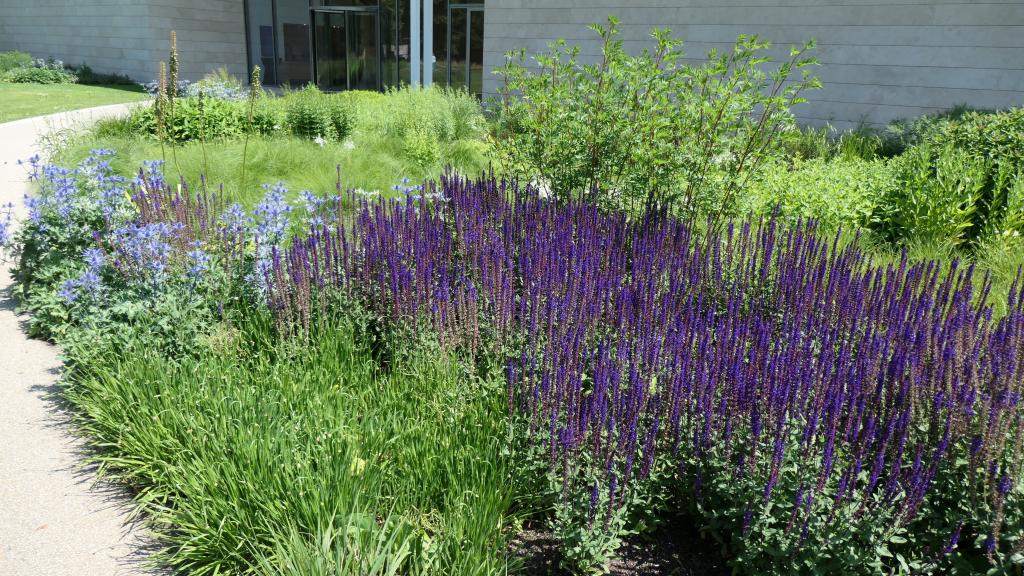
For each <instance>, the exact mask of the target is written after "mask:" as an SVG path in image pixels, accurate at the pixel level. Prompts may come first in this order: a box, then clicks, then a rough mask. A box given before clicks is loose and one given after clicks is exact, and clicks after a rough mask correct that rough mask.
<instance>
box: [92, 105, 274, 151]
mask: <svg viewBox="0 0 1024 576" xmlns="http://www.w3.org/2000/svg"><path fill="white" fill-rule="evenodd" d="M165 122H166V128H165V129H166V134H167V138H168V140H170V141H172V142H179V143H181V142H190V141H193V140H200V139H203V138H205V139H207V140H211V139H218V138H233V137H236V136H240V135H242V134H244V133H245V132H246V131H247V130H248V126H249V122H248V104H247V103H246V102H243V101H231V100H220V99H216V98H203V99H202V104H200V99H199V98H194V97H190V98H177V99H175V101H174V112H173V113H168V114H167V116H166V120H165ZM131 125H132V126H133V127H134V130H135V131H136V132H137V133H141V134H150V135H156V133H157V116H156V110H155V108H154V107H146V108H140V109H139V110H137V111H136V112H135V113H134V114H133V116H132V120H131ZM279 125H280V117H279V114H278V112H277V108H276V107H275V106H274V105H273V104H270V103H264V102H260V103H259V104H258V105H257V106H256V108H255V109H254V112H253V122H252V127H253V132H255V133H257V134H269V133H271V132H273V131H275V130H277V128H278V126H279ZM101 126H106V127H105V128H103V130H111V129H114V128H115V126H114V125H112V124H106V125H101Z"/></svg>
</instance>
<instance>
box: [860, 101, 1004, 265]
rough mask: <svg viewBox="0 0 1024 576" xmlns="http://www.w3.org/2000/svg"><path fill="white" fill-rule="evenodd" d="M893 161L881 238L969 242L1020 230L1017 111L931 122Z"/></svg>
mask: <svg viewBox="0 0 1024 576" xmlns="http://www.w3.org/2000/svg"><path fill="white" fill-rule="evenodd" d="M893 162H894V166H895V167H896V168H895V173H896V179H897V186H896V188H895V189H893V190H892V192H891V194H889V195H887V196H886V198H885V200H884V202H883V203H882V204H881V206H880V211H879V215H878V218H877V220H878V227H879V229H880V230H881V231H882V234H883V236H885V237H886V238H887V239H889V240H891V241H895V242H905V241H907V240H910V239H913V240H915V241H922V240H924V241H937V242H949V243H950V244H952V245H955V246H970V247H974V246H976V245H977V244H978V243H979V242H980V241H982V240H983V239H984V238H986V237H990V236H992V235H993V234H1001V233H1010V234H1012V233H1014V232H1017V233H1019V232H1020V228H1019V227H1020V225H1021V222H1022V218H1021V211H1020V210H1021V184H1020V182H1021V175H1022V174H1024V109H1019V108H1018V109H1012V110H1009V111H1006V112H1000V113H979V112H966V113H963V114H962V115H960V116H959V117H958V118H957V119H955V120H943V121H941V122H938V123H935V124H933V125H931V126H930V128H928V129H927V131H926V132H925V133H924V134H923V135H922V136H920V142H919V143H917V144H915V145H914V146H912V147H911V148H910V149H908V150H907V152H905V153H904V154H903V155H901V156H899V157H897V158H896V159H894V160H893Z"/></svg>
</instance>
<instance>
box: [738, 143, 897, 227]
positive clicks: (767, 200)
mask: <svg viewBox="0 0 1024 576" xmlns="http://www.w3.org/2000/svg"><path fill="white" fill-rule="evenodd" d="M893 185H894V181H893V174H892V169H891V167H890V166H889V165H888V164H887V163H886V162H885V161H883V160H861V159H859V158H854V159H849V160H843V159H837V160H831V161H830V160H826V159H824V158H814V159H811V160H806V161H804V160H799V159H798V160H796V161H795V162H794V165H793V166H792V167H790V166H789V165H787V164H786V163H783V162H775V163H773V164H771V165H769V166H767V167H766V168H765V170H764V171H763V172H762V174H761V175H759V177H758V178H757V179H756V180H752V181H751V182H750V184H749V185H748V186H747V188H746V189H745V190H744V192H743V195H742V197H741V199H740V202H741V208H742V210H743V211H744V212H753V213H755V214H760V215H765V216H767V215H770V214H771V213H772V212H773V211H774V210H775V209H776V207H778V209H779V211H780V215H781V216H782V217H783V218H787V219H791V220H795V219H797V218H804V219H807V218H813V219H815V220H818V222H820V223H821V224H822V225H824V226H828V227H830V228H834V227H839V226H843V227H851V226H852V227H855V228H856V227H861V226H867V225H868V224H869V223H870V221H871V216H872V214H873V213H874V211H875V208H876V206H877V204H878V202H879V200H880V199H881V198H883V197H885V196H886V195H888V194H889V191H890V190H891V188H892V187H893Z"/></svg>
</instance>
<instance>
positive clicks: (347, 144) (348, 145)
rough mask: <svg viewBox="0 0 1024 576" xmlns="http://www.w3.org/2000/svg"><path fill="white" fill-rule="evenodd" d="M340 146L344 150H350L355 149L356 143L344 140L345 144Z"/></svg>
mask: <svg viewBox="0 0 1024 576" xmlns="http://www.w3.org/2000/svg"><path fill="white" fill-rule="evenodd" d="M342 146H343V147H344V148H345V150H352V149H353V148H355V147H356V143H355V142H353V141H351V140H345V143H344V144H342Z"/></svg>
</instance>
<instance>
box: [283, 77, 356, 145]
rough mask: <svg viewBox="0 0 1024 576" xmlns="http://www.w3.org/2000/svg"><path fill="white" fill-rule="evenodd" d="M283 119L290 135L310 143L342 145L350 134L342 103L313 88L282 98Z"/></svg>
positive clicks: (347, 114)
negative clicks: (337, 143)
mask: <svg viewBox="0 0 1024 576" xmlns="http://www.w3.org/2000/svg"><path fill="white" fill-rule="evenodd" d="M285 117H286V121H287V124H288V129H289V130H290V131H291V133H292V134H294V135H295V136H298V137H300V138H307V139H309V140H313V139H318V138H319V139H323V140H330V141H334V142H342V141H344V140H345V139H346V138H348V135H349V133H350V132H351V130H352V120H351V117H350V113H349V109H348V107H347V106H345V104H344V102H343V101H342V100H341V99H339V98H337V97H336V96H335V95H333V94H325V93H323V92H321V91H320V90H319V89H318V88H317V87H316V86H312V85H310V86H307V87H306V88H303V89H302V90H299V91H297V92H293V93H291V94H289V95H288V96H287V97H286V98H285Z"/></svg>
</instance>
